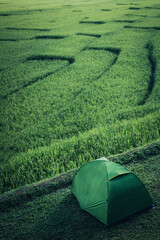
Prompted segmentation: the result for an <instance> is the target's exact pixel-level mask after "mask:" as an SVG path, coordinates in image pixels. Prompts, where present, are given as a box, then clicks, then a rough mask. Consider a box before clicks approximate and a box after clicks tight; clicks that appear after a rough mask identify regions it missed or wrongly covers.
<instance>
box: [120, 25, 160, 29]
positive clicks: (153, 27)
mask: <svg viewBox="0 0 160 240" xmlns="http://www.w3.org/2000/svg"><path fill="white" fill-rule="evenodd" d="M124 28H131V29H144V30H160V27H133V26H128V25H126V26H124Z"/></svg>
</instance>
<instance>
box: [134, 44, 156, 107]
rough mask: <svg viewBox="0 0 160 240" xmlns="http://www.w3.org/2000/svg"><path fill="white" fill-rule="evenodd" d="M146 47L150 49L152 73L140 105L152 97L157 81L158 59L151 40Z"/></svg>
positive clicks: (149, 58) (149, 56)
mask: <svg viewBox="0 0 160 240" xmlns="http://www.w3.org/2000/svg"><path fill="white" fill-rule="evenodd" d="M146 49H147V51H148V61H149V63H150V68H151V74H150V79H149V84H148V90H147V92H146V94H145V96H144V98H143V99H142V100H141V101H140V102H139V104H138V105H144V104H145V103H146V102H147V100H148V98H149V97H150V95H151V93H152V91H153V88H154V85H155V81H156V77H155V74H156V68H157V63H156V59H155V57H154V54H153V45H152V43H151V42H149V43H148V44H147V46H146Z"/></svg>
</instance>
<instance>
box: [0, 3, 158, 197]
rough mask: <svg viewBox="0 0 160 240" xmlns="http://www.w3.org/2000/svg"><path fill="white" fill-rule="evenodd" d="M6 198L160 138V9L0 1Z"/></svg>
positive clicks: (0, 140) (1, 167)
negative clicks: (43, 180)
mask: <svg viewBox="0 0 160 240" xmlns="http://www.w3.org/2000/svg"><path fill="white" fill-rule="evenodd" d="M0 56H1V57H0V86H1V88H0V191H1V193H4V192H6V191H9V190H11V189H15V188H17V187H20V186H23V185H26V184H31V183H34V182H36V181H39V180H42V179H45V178H48V177H53V176H56V175H58V174H61V173H64V172H66V171H69V170H71V169H74V168H77V167H79V166H81V165H82V164H83V163H85V162H87V161H90V160H93V159H96V158H99V157H102V156H105V157H107V156H110V155H113V154H118V153H122V152H124V151H126V150H128V149H133V148H136V147H140V146H142V145H144V144H147V143H150V142H153V141H156V140H158V139H159V138H160V1H159V0H137V1H135V0H132V1H130V0H125V1H124V0H123V1H122V0H105V1H104V0H100V1H95V0H90V1H89V0H88V1H87V0H67V1H65V0H47V1H41V0H39V1H38V0H33V1H31V0H28V1H24V0H22V1H18V0H12V1H11V0H3V1H2V0H0Z"/></svg>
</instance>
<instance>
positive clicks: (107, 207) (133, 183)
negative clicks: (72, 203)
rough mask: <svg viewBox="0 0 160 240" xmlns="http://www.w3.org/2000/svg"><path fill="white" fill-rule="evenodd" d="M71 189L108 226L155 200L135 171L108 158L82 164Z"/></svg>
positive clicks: (83, 204) (88, 209)
mask: <svg viewBox="0 0 160 240" xmlns="http://www.w3.org/2000/svg"><path fill="white" fill-rule="evenodd" d="M72 192H73V193H74V195H75V196H76V198H77V200H78V201H79V204H80V207H81V208H82V209H84V210H85V211H87V212H89V213H90V214H92V215H93V216H95V217H96V218H97V219H99V220H100V221H101V222H103V223H104V224H106V225H107V226H109V225H111V224H114V223H116V222H117V221H119V220H122V219H123V218H125V217H127V216H129V215H131V214H133V213H136V212H138V211H140V210H142V209H145V208H148V207H150V206H152V204H153V202H152V199H151V197H150V195H149V193H148V191H147V189H146V188H145V186H144V184H143V183H142V182H141V181H140V180H139V179H138V178H137V177H136V175H135V174H134V173H132V172H131V171H129V170H127V169H126V168H125V167H123V166H121V165H119V164H116V163H114V162H111V161H108V160H107V159H105V158H100V159H97V160H94V161H91V162H88V163H86V164H84V165H83V166H81V167H80V168H79V170H78V171H77V173H76V175H75V176H74V179H73V184H72Z"/></svg>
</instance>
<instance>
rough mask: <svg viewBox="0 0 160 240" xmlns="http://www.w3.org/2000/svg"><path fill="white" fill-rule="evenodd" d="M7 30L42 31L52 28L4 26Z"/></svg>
mask: <svg viewBox="0 0 160 240" xmlns="http://www.w3.org/2000/svg"><path fill="white" fill-rule="evenodd" d="M4 29H7V30H17V31H41V32H49V31H51V29H46V28H14V27H12V28H11V27H7V28H4Z"/></svg>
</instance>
